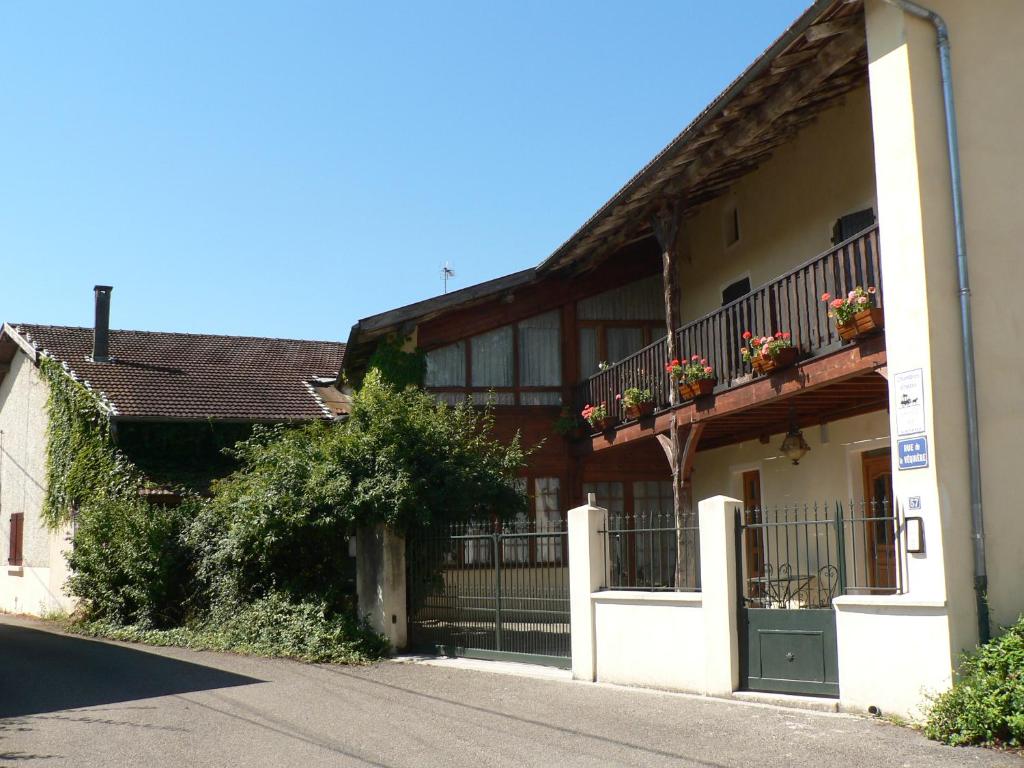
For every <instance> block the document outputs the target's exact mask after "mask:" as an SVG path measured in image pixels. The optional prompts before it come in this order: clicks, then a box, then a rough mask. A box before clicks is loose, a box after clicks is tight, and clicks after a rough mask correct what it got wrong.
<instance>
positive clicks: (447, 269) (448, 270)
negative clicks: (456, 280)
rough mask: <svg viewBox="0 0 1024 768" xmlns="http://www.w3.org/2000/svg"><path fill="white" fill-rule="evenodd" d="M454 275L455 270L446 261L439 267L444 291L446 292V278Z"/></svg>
mask: <svg viewBox="0 0 1024 768" xmlns="http://www.w3.org/2000/svg"><path fill="white" fill-rule="evenodd" d="M453 277H455V270H454V269H452V267H451V265H450V264H449V263H448V262H447V261H446V262H445V263H444V266H443V267H441V280H442V282H443V283H444V292H445V293H448V280H449V279H450V278H453Z"/></svg>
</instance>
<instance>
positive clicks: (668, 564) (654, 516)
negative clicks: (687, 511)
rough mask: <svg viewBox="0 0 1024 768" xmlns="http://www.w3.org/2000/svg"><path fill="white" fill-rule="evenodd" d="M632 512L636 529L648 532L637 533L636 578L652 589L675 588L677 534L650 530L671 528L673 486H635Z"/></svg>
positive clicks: (657, 482) (667, 483)
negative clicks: (634, 516)
mask: <svg viewBox="0 0 1024 768" xmlns="http://www.w3.org/2000/svg"><path fill="white" fill-rule="evenodd" d="M633 512H634V514H635V515H636V527H637V528H638V529H639V530H641V531H642V530H643V529H648V531H649V532H648V533H646V534H644V533H640V532H638V533H637V537H636V577H637V581H638V582H639V583H640V584H649V585H650V586H652V587H670V586H673V582H674V579H675V570H676V535H675V532H674V531H660V532H658V531H650V529H658V528H672V527H674V526H675V513H674V511H673V506H672V483H671V482H670V481H664V480H651V481H645V482H636V483H633Z"/></svg>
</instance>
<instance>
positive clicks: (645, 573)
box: [600, 512, 700, 592]
mask: <svg viewBox="0 0 1024 768" xmlns="http://www.w3.org/2000/svg"><path fill="white" fill-rule="evenodd" d="M679 522H681V523H682V524H681V525H680V524H678V523H677V520H676V517H675V515H674V514H673V513H664V512H652V513H643V512H641V513H639V514H635V515H619V514H614V513H613V514H610V515H609V516H608V519H607V521H606V525H605V527H604V529H603V530H602V531H600V533H601V537H602V538H603V540H604V573H605V584H604V585H603V586H602V589H626V590H640V591H648V592H699V591H700V528H699V527H698V525H697V515H696V514H695V513H687V514H685V515H684V517H683V519H682V520H681V521H679Z"/></svg>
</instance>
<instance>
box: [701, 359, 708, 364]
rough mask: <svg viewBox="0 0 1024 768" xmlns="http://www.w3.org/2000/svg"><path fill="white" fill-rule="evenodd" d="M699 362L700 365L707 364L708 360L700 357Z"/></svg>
mask: <svg viewBox="0 0 1024 768" xmlns="http://www.w3.org/2000/svg"><path fill="white" fill-rule="evenodd" d="M700 364H701V365H707V364H708V361H707V360H705V359H704V358H703V357H702V358H701V359H700Z"/></svg>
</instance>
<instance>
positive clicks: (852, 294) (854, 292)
mask: <svg viewBox="0 0 1024 768" xmlns="http://www.w3.org/2000/svg"><path fill="white" fill-rule="evenodd" d="M846 298H848V299H855V298H857V292H856V291H850V292H849V293H848V294H846Z"/></svg>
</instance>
